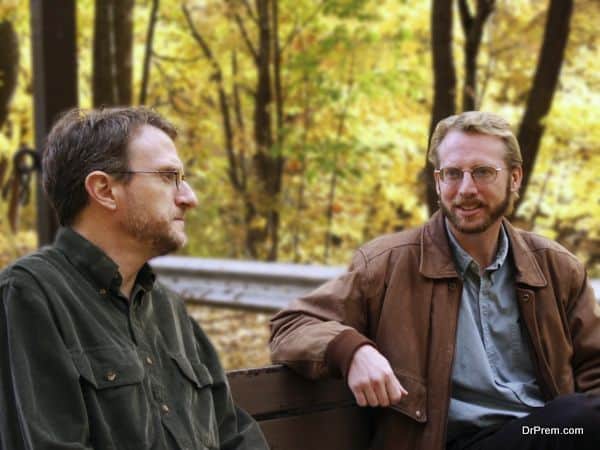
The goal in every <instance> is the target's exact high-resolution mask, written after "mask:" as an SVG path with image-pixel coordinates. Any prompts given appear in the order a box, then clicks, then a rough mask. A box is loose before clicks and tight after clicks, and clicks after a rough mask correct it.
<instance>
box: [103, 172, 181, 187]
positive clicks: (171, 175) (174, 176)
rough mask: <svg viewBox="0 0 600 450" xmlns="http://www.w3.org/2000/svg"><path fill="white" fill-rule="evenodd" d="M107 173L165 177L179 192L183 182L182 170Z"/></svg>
mask: <svg viewBox="0 0 600 450" xmlns="http://www.w3.org/2000/svg"><path fill="white" fill-rule="evenodd" d="M107 173H123V174H130V175H135V174H137V173H142V174H145V173H149V174H155V175H160V176H162V177H165V179H166V180H168V181H169V182H170V183H171V184H172V183H175V187H176V188H177V190H179V188H180V187H181V184H182V183H183V182H184V181H185V174H184V173H183V170H122V171H118V172H107Z"/></svg>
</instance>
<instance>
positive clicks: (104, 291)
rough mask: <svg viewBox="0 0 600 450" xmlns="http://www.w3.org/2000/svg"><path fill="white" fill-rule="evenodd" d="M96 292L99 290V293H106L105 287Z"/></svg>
mask: <svg viewBox="0 0 600 450" xmlns="http://www.w3.org/2000/svg"><path fill="white" fill-rule="evenodd" d="M98 292H100V295H106V289H104V288H103V289H100V290H99V291H98Z"/></svg>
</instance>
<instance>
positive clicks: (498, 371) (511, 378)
mask: <svg viewBox="0 0 600 450" xmlns="http://www.w3.org/2000/svg"><path fill="white" fill-rule="evenodd" d="M446 230H447V233H448V238H449V241H450V248H451V250H452V253H453V256H454V261H455V264H456V269H457V271H458V273H459V275H460V277H461V279H462V281H463V290H462V298H461V304H460V309H459V315H458V328H457V334H456V352H455V356H454V366H453V368H452V397H451V399H450V410H449V414H448V441H450V440H452V439H453V438H454V437H456V436H458V435H459V434H461V433H462V432H464V431H466V430H467V429H469V428H473V427H474V426H475V427H480V428H483V427H487V426H491V425H496V424H499V423H502V422H505V421H506V420H509V419H512V418H517V417H523V416H525V415H527V414H529V413H530V412H531V410H532V408H534V407H539V406H543V405H544V401H543V397H542V394H541V392H540V389H539V386H538V384H537V381H536V378H535V371H534V366H533V361H532V358H531V352H530V349H529V342H528V338H527V332H526V330H525V329H524V326H522V325H521V320H520V315H519V307H518V305H517V300H516V292H515V277H514V273H515V267H514V263H513V261H512V258H511V257H509V241H508V237H507V235H506V232H505V230H504V227H502V228H501V230H500V237H499V240H498V251H497V253H496V257H495V259H494V261H493V262H492V264H490V265H489V266H488V267H486V268H485V269H484V271H483V274H482V275H481V276H480V274H479V272H480V269H479V266H478V265H477V263H476V262H475V261H474V260H473V258H471V256H470V255H469V254H468V253H467V252H466V251H465V250H464V249H463V248H462V247H461V246H460V244H459V243H458V241H457V240H456V238H455V237H454V236H453V235H452V232H451V231H450V228H449V226H448V223H446Z"/></svg>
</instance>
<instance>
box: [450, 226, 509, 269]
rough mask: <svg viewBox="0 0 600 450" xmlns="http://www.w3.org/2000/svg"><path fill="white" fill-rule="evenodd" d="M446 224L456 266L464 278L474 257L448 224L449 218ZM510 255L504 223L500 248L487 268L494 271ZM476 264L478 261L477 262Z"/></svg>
mask: <svg viewBox="0 0 600 450" xmlns="http://www.w3.org/2000/svg"><path fill="white" fill-rule="evenodd" d="M444 223H445V225H446V227H445V228H446V233H447V234H448V241H449V243H450V249H451V250H452V254H453V256H454V261H455V263H456V268H457V270H458V272H459V274H460V276H461V278H463V279H464V277H465V273H466V272H467V270H468V269H469V267H470V266H471V263H474V260H473V258H472V257H471V255H469V254H468V253H467V252H466V251H465V250H464V249H463V248H462V247H461V246H460V244H459V243H458V241H457V240H456V237H454V234H452V231H451V229H450V226H449V224H448V219H445V222H444ZM507 255H508V236H507V235H506V231H505V230H504V225H501V226H500V235H499V237H498V250H497V251H496V256H495V258H494V260H493V261H492V263H491V264H490V265H489V266H487V267H486V270H489V271H494V270H497V269H498V268H500V267H501V266H502V264H504V261H505V260H506V256H507ZM475 264H476V263H475Z"/></svg>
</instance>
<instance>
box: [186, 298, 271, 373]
mask: <svg viewBox="0 0 600 450" xmlns="http://www.w3.org/2000/svg"><path fill="white" fill-rule="evenodd" d="M188 311H189V313H190V315H191V316H192V317H193V318H194V319H195V320H197V321H198V323H199V324H200V326H201V327H202V329H203V330H204V331H205V332H206V334H207V335H208V336H209V337H210V339H211V341H212V343H213V344H214V345H215V347H216V348H217V351H218V352H219V356H220V358H221V363H222V364H223V366H224V368H225V370H234V369H242V368H249V367H260V366H265V365H267V364H269V363H270V360H269V350H268V348H267V345H268V342H269V319H270V317H271V314H266V313H257V312H249V311H241V310H238V309H227V308H218V307H211V306H206V305H192V304H188Z"/></svg>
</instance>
